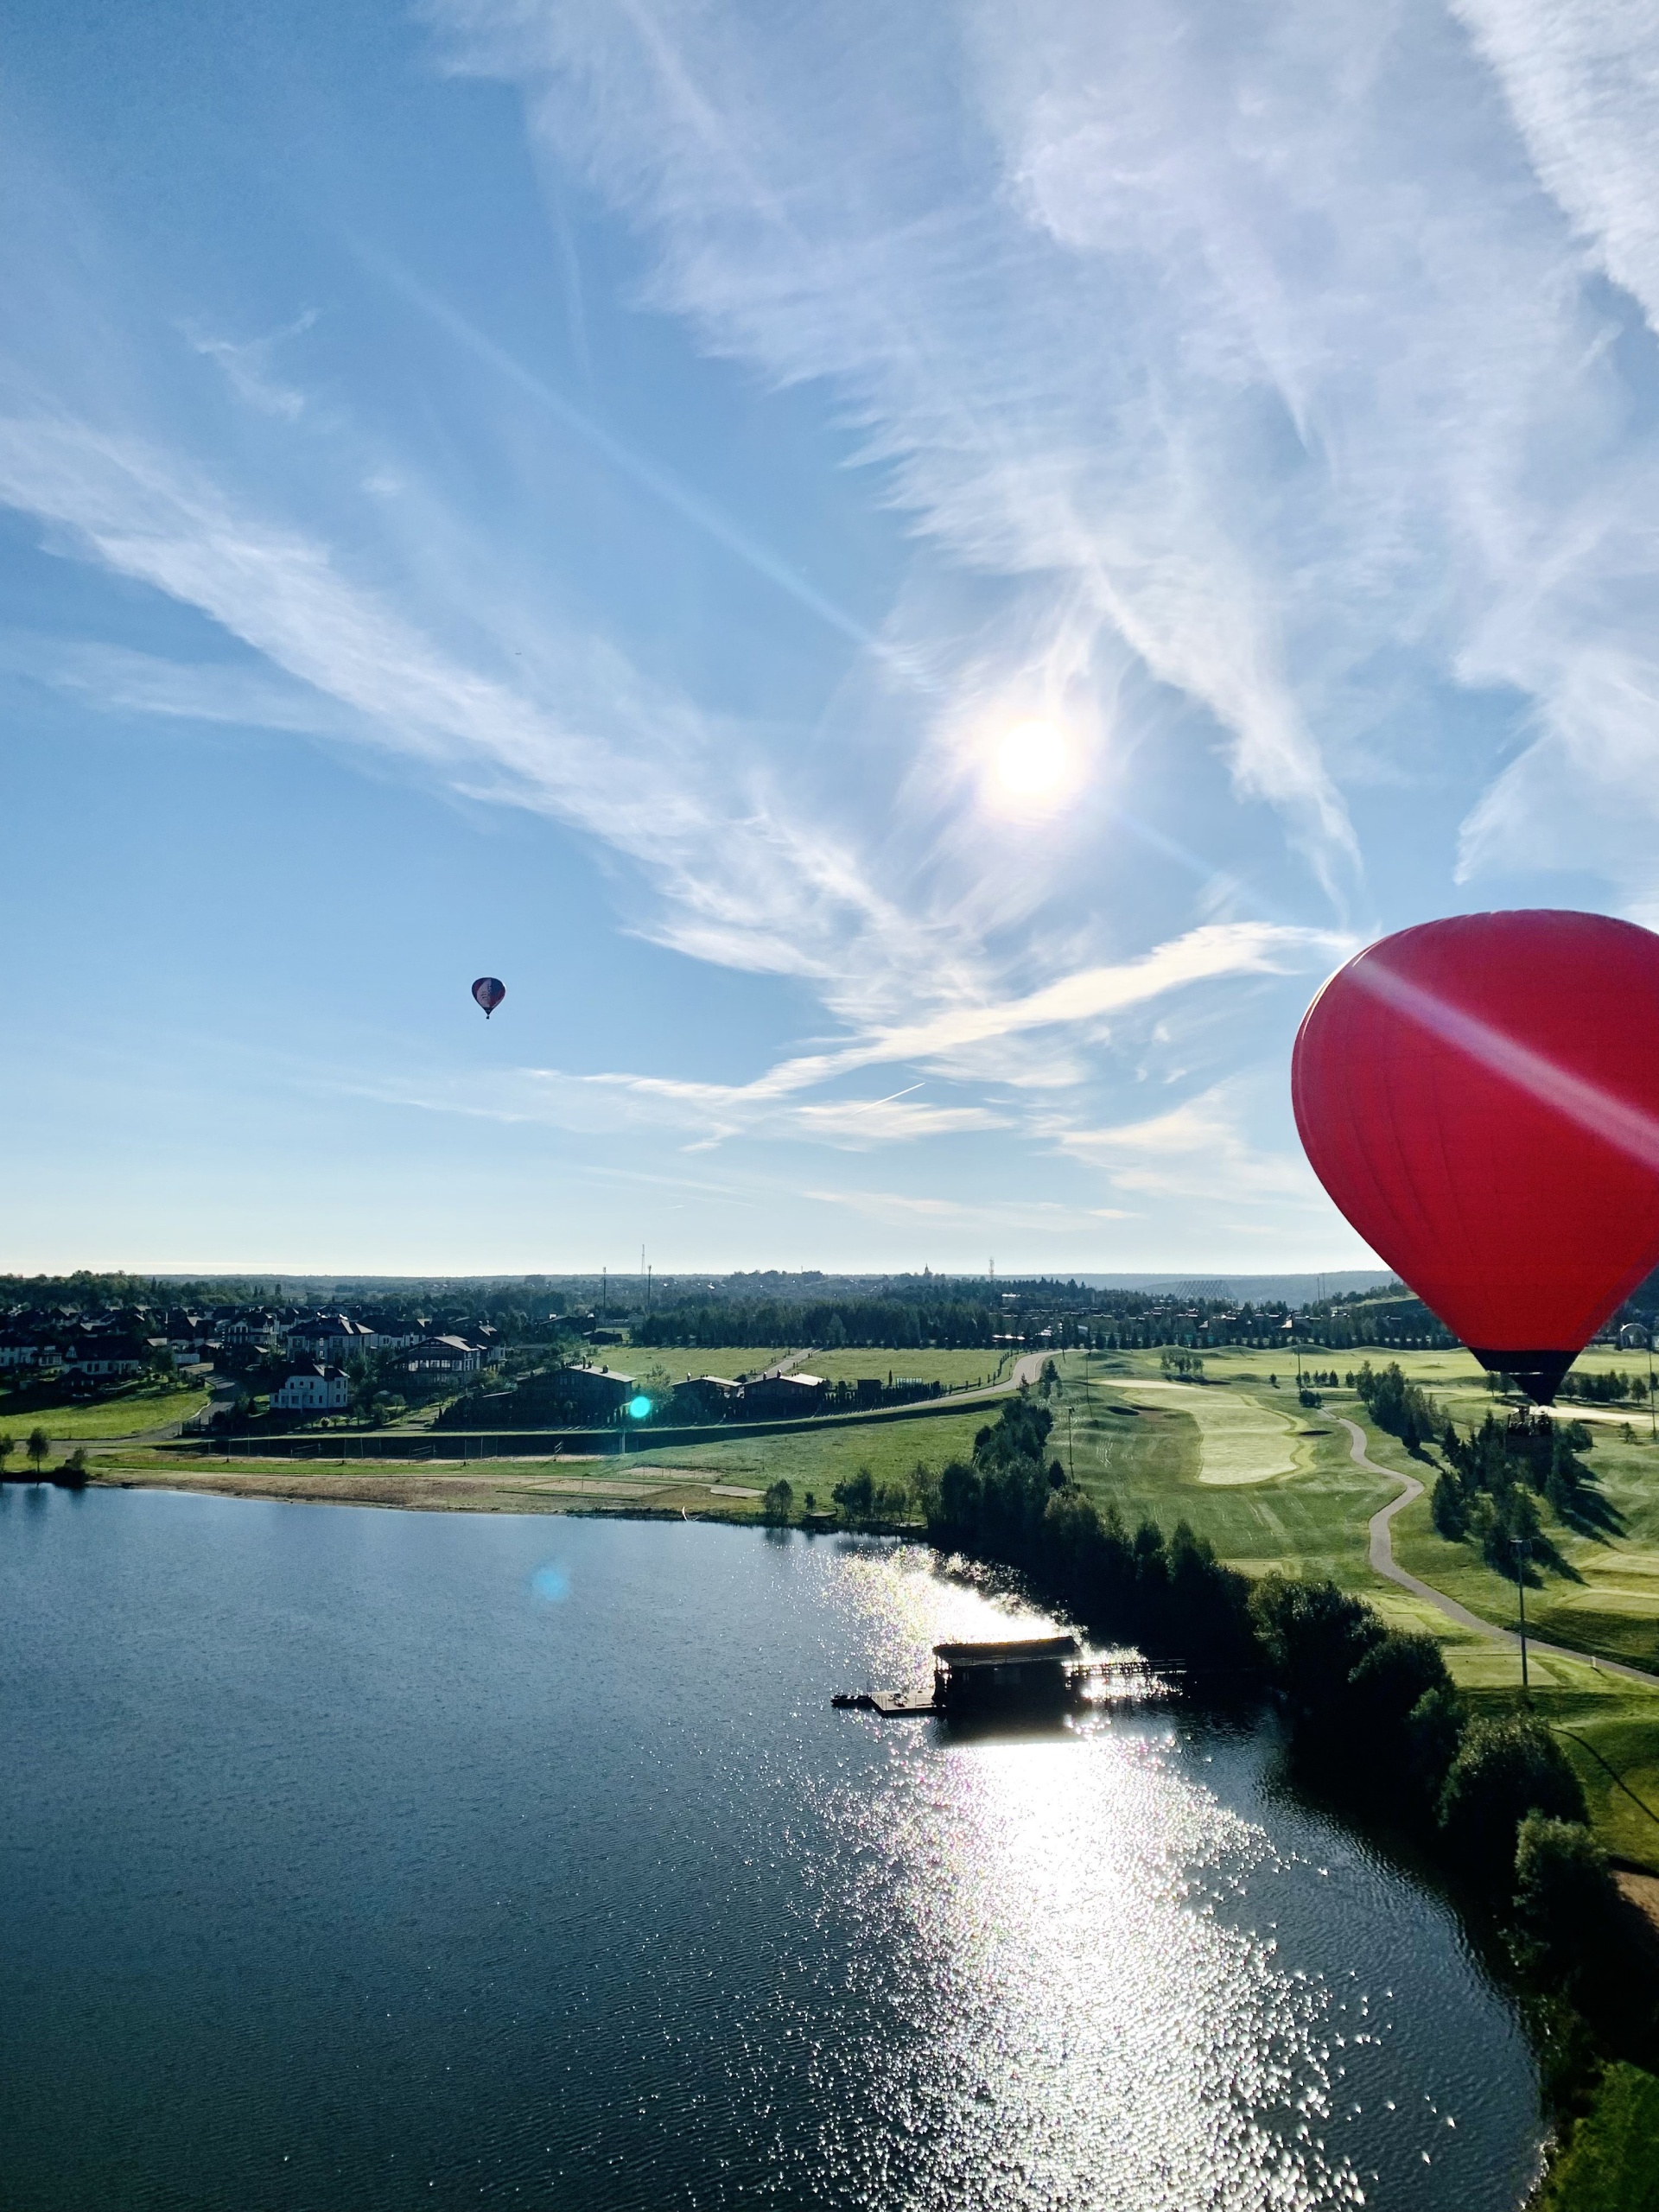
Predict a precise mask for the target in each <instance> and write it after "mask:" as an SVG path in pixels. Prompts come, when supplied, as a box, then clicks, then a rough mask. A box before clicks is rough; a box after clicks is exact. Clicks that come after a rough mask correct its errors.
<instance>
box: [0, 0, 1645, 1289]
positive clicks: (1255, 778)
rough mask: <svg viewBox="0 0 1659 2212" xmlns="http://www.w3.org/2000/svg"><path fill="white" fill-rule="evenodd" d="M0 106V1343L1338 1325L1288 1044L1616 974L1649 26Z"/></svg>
mask: <svg viewBox="0 0 1659 2212" xmlns="http://www.w3.org/2000/svg"><path fill="white" fill-rule="evenodd" d="M0 57H3V59H0V87H3V89H0V200H3V210H4V216H3V222H0V298H3V300H4V302H5V311H4V315H3V319H0V715H3V721H0V730H3V738H0V820H3V823H4V827H5V840H4V850H5V868H4V885H5V898H4V905H3V931H4V946H5V958H4V960H3V963H0V993H3V1003H0V1020H3V1036H4V1039H5V1040H6V1045H7V1048H8V1049H7V1080H6V1082H5V1084H4V1086H3V1090H0V1142H3V1146H4V1156H5V1159H6V1161H7V1165H8V1173H6V1175H5V1177H4V1179H3V1184H0V1266H3V1267H10V1268H29V1269H34V1268H55V1267H67V1266H73V1265H98V1266H114V1265H125V1266H131V1267H137V1268H143V1267H156V1268H223V1269H229V1268H244V1267H245V1268H262V1269H283V1268H286V1269H299V1268H307V1267H309V1268H327V1267H334V1268H358V1269H377V1270H378V1269H385V1270H391V1271H398V1272H411V1273H413V1272H428V1271H443V1272H463V1271H481V1270H493V1269H503V1270H520V1269H522V1270H536V1269H548V1270H554V1269H561V1268H592V1267H597V1266H598V1265H600V1264H601V1263H605V1264H608V1265H609V1266H611V1267H612V1268H614V1269H617V1270H619V1271H620V1270H621V1269H624V1268H632V1267H636V1266H637V1265H638V1255H639V1248H640V1246H641V1244H642V1243H643V1244H645V1246H646V1247H647V1248H648V1249H649V1252H650V1255H651V1258H652V1263H653V1264H654V1265H655V1266H656V1267H657V1268H658V1269H660V1270H663V1271H672V1270H681V1269H685V1268H694V1267H707V1268H728V1267H770V1266H776V1267H788V1268H798V1267H805V1266H818V1267H823V1268H862V1267H868V1268H899V1267H906V1266H912V1265H913V1266H917V1267H920V1266H922V1265H924V1264H927V1265H931V1266H932V1267H933V1268H948V1269H958V1268H967V1269H976V1268H983V1267H984V1266H985V1265H986V1264H987V1263H988V1260H989V1259H990V1258H991V1256H992V1255H995V1260H996V1263H997V1267H998V1270H999V1272H1007V1273H1014V1272H1015V1271H1016V1270H1024V1269H1032V1268H1059V1269H1078V1270H1083V1269H1087V1270H1091V1271H1110V1270H1116V1269H1135V1268H1173V1269H1182V1268H1202V1269H1204V1270H1205V1271H1209V1272H1215V1271H1219V1270H1223V1269H1229V1268H1236V1269H1239V1270H1249V1271H1259V1270H1262V1269H1263V1268H1270V1267H1272V1268H1278V1267H1321V1266H1324V1267H1339V1266H1343V1265H1351V1264H1356V1263H1359V1262H1363V1260H1364V1259H1365V1258H1366V1257H1367V1256H1368V1255H1366V1254H1365V1253H1364V1251H1363V1248H1361V1247H1360V1246H1359V1244H1358V1243H1357V1240H1356V1238H1355V1237H1354V1236H1353V1235H1352V1233H1351V1231H1350V1230H1348V1229H1347V1227H1346V1226H1345V1224H1343V1222H1342V1221H1341V1220H1340V1218H1339V1217H1338V1216H1337V1214H1336V1213H1335V1211H1334V1210H1333V1209H1332V1207H1331V1206H1330V1205H1328V1203H1327V1202H1326V1201H1325V1198H1323V1196H1322V1194H1321V1193H1320V1192H1319V1191H1318V1189H1317V1186H1316V1185H1314V1184H1313V1180H1312V1178H1311V1176H1310V1175H1309V1173H1308V1171H1307V1170H1306V1166H1305V1165H1304V1164H1303V1162H1302V1160H1301V1158H1300V1151H1299V1148H1298V1147H1297V1144H1296V1141H1295V1135H1294V1128H1293V1126H1292V1123H1291V1120H1290V1114H1289V1108H1288V1100H1287V1062H1288V1054H1289V1048H1290V1043H1291V1039H1292V1038H1293V1037H1294V1032H1295V1026H1296V1023H1297V1020H1299V1018H1300V1013H1301V1010H1302V1008H1303V1007H1304V1006H1305V1005H1306V1001H1307V999H1308V997H1309V996H1310V995H1311V994H1312V992H1313V989H1314V988H1316V987H1317V984H1318V982H1319V980H1320V979H1321V978H1322V977H1323V976H1325V974H1327V973H1328V972H1329V971H1330V969H1332V967H1333V966H1335V965H1336V964H1337V963H1338V962H1339V961H1340V960H1341V959H1342V958H1343V957H1345V956H1346V954H1347V952H1348V951H1349V950H1352V949H1353V948H1354V947H1356V946H1357V945H1358V944H1361V943H1363V942H1364V941H1366V940H1367V939H1369V938H1371V937H1374V936H1376V935H1377V934H1379V933H1381V932H1383V931H1388V930H1389V929H1393V928H1398V927H1401V926H1403V925H1405V924H1407V923H1408V922H1412V921H1415V920H1419V919H1421V918H1425V917H1427V916H1430V915H1435V914H1441V913H1447V912H1459V911H1464V910H1469V909H1475V908H1480V907H1485V906H1515V905H1527V904H1533V905H1548V906H1591V907H1596V908H1599V909H1604V910H1606V911H1609V912H1618V913H1624V914H1628V915H1630V916H1632V917H1633V918H1637V919H1639V920H1647V921H1653V920H1655V919H1656V918H1659V882H1656V875H1659V864H1656V858H1655V855H1656V854H1659V836H1656V832H1659V818H1656V817H1659V772H1656V771H1659V760H1656V747H1655V744H1654V739H1653V734H1652V733H1653V728H1654V709H1655V699H1656V691H1659V667H1656V658H1655V656H1656V650H1659V646H1656V640H1659V626H1656V621H1655V615H1656V612H1659V607H1656V596H1659V594H1656V588H1655V583H1656V551H1659V547H1656V532H1659V404H1656V403H1659V350H1656V341H1655V335H1654V329H1655V321H1656V317H1659V92H1656V90H1655V87H1656V86H1659V29H1656V28H1655V22H1654V18H1653V16H1652V12H1651V10H1644V9H1640V8H1637V7H1636V6H1634V5H1629V4H1624V5H1615V4H1611V0H1610V4H1607V5H1605V6H1600V7H1586V8H1584V9H1580V10H1573V11H1572V14H1571V16H1570V18H1566V17H1563V16H1562V13H1561V11H1560V10H1559V9H1558V8H1556V7H1554V6H1553V5H1548V4H1546V0H1465V4H1464V5H1462V6H1460V7H1453V8H1446V7H1443V6H1431V5H1427V4H1414V3H1413V0H1404V3H1403V4H1398V5H1393V6H1389V7H1383V8H1379V7H1377V6H1376V4H1375V0H1366V3H1365V4H1360V0H1352V3H1350V0H1317V4H1313V0H1308V3H1307V4H1296V0H1291V4H1286V0H1274V4H1273V5H1270V6H1269V5H1267V4H1253V3H1252V0H1215V4H1196V3H1194V4H1183V0H1172V4H1171V5H1170V6H1168V7H1166V8H1162V9H1157V10H1146V9H1143V8H1139V7H1131V6H1129V5H1128V4H1122V0H1111V3H1110V4H1106V5H1102V6H1096V7H1087V8H1083V7H1078V6H1077V5H1075V4H1072V0H1019V4H1017V5H1007V4H1001V5H982V6H973V5H951V4H947V3H946V0H939V4H938V5H933V6H929V7H926V8H920V9H912V10H893V8H891V7H890V6H878V5H875V4H873V3H872V4H864V0H841V4H838V5H837V6H836V7H835V8H832V9H824V8H796V7H793V6H789V5H785V4H783V0H765V4H760V0H754V4H751V5H747V6H741V5H732V4H723V0H686V4H673V3H672V0H593V3H592V4H589V0H430V4H428V5H426V6H423V7H421V8H418V9H416V10H413V11H406V10H401V9H398V8H396V7H393V6H390V5H371V4H360V3H359V0H327V4H323V0H284V4H283V5H281V6H270V5H269V4H265V0H259V4H253V0H218V4H216V5H214V6H213V7H212V8H203V7H201V6H200V4H199V0H189V4H182V0H180V3H179V4H175V0H145V5H144V6H143V7H142V8H133V7H130V6H122V5H119V4H117V0H98V4H92V0H53V4H52V5H51V6H50V7H48V6H46V5H44V4H41V0H29V4H20V0H3V4H0ZM481 973H493V974H496V975H499V976H502V977H503V978H504V979H505V982H506V984H507V988H508V996H507V999H506V1002H505V1006H504V1007H502V1009H501V1011H500V1012H499V1014H497V1015H496V1016H495V1017H494V1019H493V1020H491V1021H490V1022H489V1023H488V1024H487V1026H486V1023H485V1022H484V1021H483V1020H482V1019H481V1017H480V1014H479V1013H478V1011H477V1009H476V1008H475V1007H474V1006H473V1004H472V1002H471V1001H470V999H469V998H468V996H467V986H468V985H469V983H470V982H471V981H472V979H473V978H474V976H477V975H479V974H481Z"/></svg>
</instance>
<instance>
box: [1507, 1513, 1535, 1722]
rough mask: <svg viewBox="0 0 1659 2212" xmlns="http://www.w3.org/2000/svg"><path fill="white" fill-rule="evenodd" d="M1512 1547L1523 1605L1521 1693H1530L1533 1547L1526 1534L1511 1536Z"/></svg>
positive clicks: (1520, 1601) (1517, 1594) (1517, 1583)
mask: <svg viewBox="0 0 1659 2212" xmlns="http://www.w3.org/2000/svg"><path fill="white" fill-rule="evenodd" d="M1531 1549H1532V1546H1531V1544H1530V1543H1529V1541H1528V1540H1527V1539H1526V1537H1524V1536H1511V1537H1510V1550H1511V1551H1512V1552H1513V1553H1514V1554H1515V1590H1516V1599H1517V1600H1518V1601H1519V1604H1520V1607H1521V1694H1522V1696H1523V1697H1526V1696H1529V1694H1530V1685H1529V1682H1528V1681H1527V1566H1526V1562H1527V1554H1528V1553H1529V1551H1530V1550H1531Z"/></svg>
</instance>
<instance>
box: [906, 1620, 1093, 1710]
mask: <svg viewBox="0 0 1659 2212" xmlns="http://www.w3.org/2000/svg"><path fill="white" fill-rule="evenodd" d="M1081 1657H1082V1653H1081V1651H1080V1649H1079V1648H1078V1644H1077V1638H1076V1637H1075V1636H1036V1637H1020V1638H1017V1639H1014V1640H1011V1641H1009V1642H1007V1643H936V1644H935V1645H934V1647H933V1705H934V1709H935V1711H936V1712H939V1713H963V1712H968V1711H971V1710H976V1709H977V1708H979V1707H985V1706H993V1705H995V1706H1007V1705H1060V1704H1064V1703H1065V1701H1066V1700H1068V1699H1070V1698H1071V1697H1074V1696H1075V1695H1076V1694H1077V1691H1078V1689H1079V1688H1080V1687H1081V1676H1082V1673H1083V1669H1082V1668H1081V1666H1080V1665H1079V1662H1080V1660H1081Z"/></svg>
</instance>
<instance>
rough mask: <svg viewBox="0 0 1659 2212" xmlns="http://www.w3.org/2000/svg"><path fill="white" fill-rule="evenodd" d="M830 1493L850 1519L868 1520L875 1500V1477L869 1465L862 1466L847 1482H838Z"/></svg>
mask: <svg viewBox="0 0 1659 2212" xmlns="http://www.w3.org/2000/svg"><path fill="white" fill-rule="evenodd" d="M829 1495H830V1497H833V1498H834V1499H835V1501H836V1504H837V1505H838V1506H839V1507H840V1508H841V1510H842V1512H843V1513H844V1514H845V1515H846V1516H847V1518H848V1519H849V1521H868V1518H869V1515H870V1508H871V1506H872V1505H873V1504H874V1502H875V1479H874V1476H873V1475H872V1474H871V1472H870V1471H869V1469H868V1467H861V1468H860V1469H859V1470H858V1472H857V1473H856V1474H855V1475H853V1476H851V1477H849V1479H848V1480H847V1481H846V1482H844V1483H837V1484H836V1486H835V1488H834V1490H832V1491H830V1493H829Z"/></svg>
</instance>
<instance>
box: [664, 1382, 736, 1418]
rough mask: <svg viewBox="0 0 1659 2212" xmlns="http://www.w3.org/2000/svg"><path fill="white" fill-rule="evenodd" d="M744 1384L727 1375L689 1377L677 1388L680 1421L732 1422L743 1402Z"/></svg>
mask: <svg viewBox="0 0 1659 2212" xmlns="http://www.w3.org/2000/svg"><path fill="white" fill-rule="evenodd" d="M742 1398H743V1385H742V1384H741V1383H734V1382H732V1381H731V1379H730V1378H729V1377H728V1376H724V1375H688V1376H686V1378H685V1380H684V1382H683V1383H676V1384H675V1385H674V1390H673V1395H672V1405H673V1408H674V1416H675V1419H676V1420H677V1421H728V1420H730V1419H731V1418H732V1416H733V1415H734V1414H735V1413H736V1411H737V1409H738V1407H739V1406H740V1405H741V1402H742Z"/></svg>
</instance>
